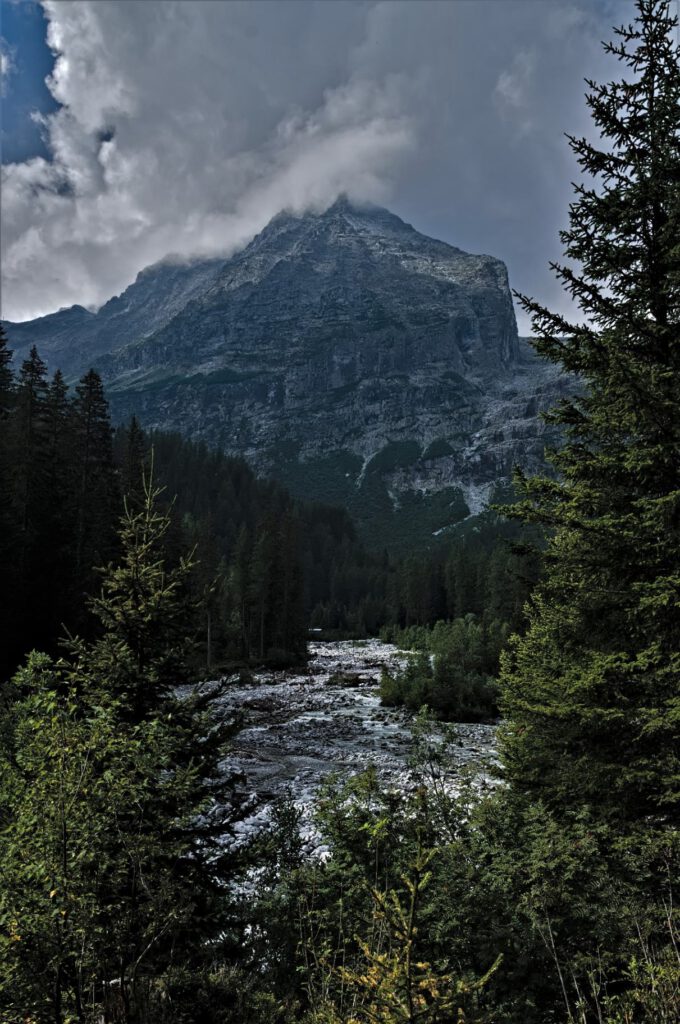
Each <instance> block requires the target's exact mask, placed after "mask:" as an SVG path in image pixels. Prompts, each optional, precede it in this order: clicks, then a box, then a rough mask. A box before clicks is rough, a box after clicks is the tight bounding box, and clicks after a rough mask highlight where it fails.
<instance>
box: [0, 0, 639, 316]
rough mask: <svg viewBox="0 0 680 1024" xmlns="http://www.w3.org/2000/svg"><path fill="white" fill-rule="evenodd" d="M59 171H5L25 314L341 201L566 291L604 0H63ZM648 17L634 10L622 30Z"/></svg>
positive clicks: (51, 131) (47, 128)
mask: <svg viewBox="0 0 680 1024" xmlns="http://www.w3.org/2000/svg"><path fill="white" fill-rule="evenodd" d="M44 8H45V13H46V15H47V18H48V21H49V28H48V42H49V45H50V47H51V48H52V50H53V51H54V53H55V55H56V62H55V67H54V71H53V73H52V75H51V77H50V79H49V80H48V86H49V88H50V90H51V92H52V94H53V96H54V97H55V99H56V100H58V102H59V103H60V104H61V106H60V109H59V110H57V111H56V112H55V113H54V114H50V115H48V116H46V117H44V118H43V131H44V132H45V134H46V138H47V139H48V143H49V149H50V153H51V154H52V159H51V160H49V161H48V160H44V159H41V158H35V159H33V160H30V161H27V162H24V163H18V164H9V165H7V166H6V167H5V168H4V169H3V190H2V214H3V253H2V273H3V300H4V301H3V315H4V316H5V317H7V318H10V319H25V318H28V317H32V316H36V315H40V314H43V313H46V312H49V311H51V310H54V309H57V308H59V307H60V306H64V305H68V304H71V303H74V302H79V303H82V304H84V305H90V306H94V305H97V304H99V303H101V302H103V301H105V300H106V299H107V298H109V297H110V296H111V295H112V294H115V293H118V292H120V291H121V290H122V289H123V288H124V287H125V286H126V285H127V284H128V283H129V282H130V281H131V280H133V279H134V277H135V274H136V273H137V272H138V271H139V270H140V269H142V268H143V267H144V266H146V265H148V264H150V263H152V262H154V261H156V260H158V259H161V258H163V257H164V256H165V255H166V254H168V253H174V254H181V255H187V256H189V255H195V254H215V253H229V252H232V251H234V250H235V249H236V248H237V247H239V246H241V245H243V244H245V243H246V242H247V241H248V240H249V239H250V238H251V237H252V235H253V234H254V233H255V232H257V231H258V230H260V229H261V228H262V227H263V226H264V224H265V223H266V222H267V221H268V220H269V219H270V218H271V217H272V216H274V214H276V213H277V212H278V211H279V210H280V209H282V208H284V207H291V208H293V209H297V210H302V209H304V208H306V207H308V206H314V207H322V206H324V205H325V204H327V203H329V202H331V201H332V200H333V198H335V196H336V195H337V194H338V192H341V191H346V192H348V193H349V194H350V195H354V196H356V197H357V198H365V199H371V200H374V201H378V202H383V203H385V204H386V205H389V206H390V207H391V208H392V209H394V210H395V212H397V213H400V214H401V215H403V216H405V217H406V218H407V219H408V220H410V221H411V222H413V223H414V224H415V226H416V227H419V228H421V229H422V230H425V231H427V232H428V233H431V234H434V235H437V236H438V237H443V238H445V239H447V240H449V241H451V242H453V243H454V244H457V245H460V246H461V247H462V248H467V249H469V250H470V251H478V252H479V251H485V252H491V253H493V254H495V255H498V256H500V257H501V258H503V259H505V260H506V262H508V265H509V268H510V274H511V279H512V281H513V283H515V284H516V285H519V286H520V287H522V288H524V289H526V290H529V291H532V292H534V293H536V292H538V293H539V294H540V295H541V297H544V298H546V299H548V300H556V301H557V302H561V301H564V300H562V299H561V298H558V296H557V293H556V289H555V287H554V286H553V285H552V284H551V282H550V279H549V277H548V275H547V273H546V271H545V264H546V262H547V259H548V258H549V257H552V256H554V255H556V253H557V251H558V246H557V230H558V228H559V227H560V226H562V225H563V223H564V220H565V216H566V204H567V202H568V196H569V179H570V177H572V176H573V175H574V167H573V163H572V162H571V161H570V159H569V157H568V154H567V151H566V147H565V144H564V141H563V138H562V136H561V131H562V130H569V131H583V130H584V127H586V126H587V118H586V115H585V109H584V105H583V100H582V91H583V87H582V78H583V75H584V74H594V75H596V76H597V74H598V72H599V70H600V69H601V67H602V63H603V60H602V56H601V54H600V50H599V40H600V39H601V38H603V37H606V36H607V34H608V25H609V20H610V15H607V14H606V12H605V11H604V10H603V9H601V8H600V7H599V6H598V7H594V6H593V5H592V4H591V3H590V2H589V0H573V2H565V3H563V4H560V5H556V4H536V3H534V2H532V0H488V2H486V3H484V4H480V3H476V2H474V0H459V2H457V3H438V2H436V0H435V2H429V0H422V2H410V0H404V2H401V0H397V2H392V0H339V2H336V3H332V4H331V3H327V2H324V0H319V2H316V0H285V2H279V0H260V2H258V3H257V4H252V3H248V2H243V3H242V2H238V0H232V2H230V3H212V2H202V0H191V2H186V0H184V2H182V0H145V2H144V3H138V2H136V0H131V2H130V0H76V2H70V0H59V2H55V0H46V2H45V3H44ZM626 14H627V10H622V11H620V12H617V16H616V18H615V19H614V20H615V21H617V20H620V19H621V16H625V15H626Z"/></svg>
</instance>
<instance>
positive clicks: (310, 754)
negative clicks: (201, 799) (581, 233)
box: [223, 640, 495, 856]
mask: <svg viewBox="0 0 680 1024" xmlns="http://www.w3.org/2000/svg"><path fill="white" fill-rule="evenodd" d="M310 653H311V657H310V660H309V663H308V665H307V666H306V668H305V669H304V670H303V671H297V672H288V671H286V672H261V673H258V674H257V675H256V676H255V678H254V680H253V681H252V683H246V684H242V683H237V684H235V685H234V686H233V687H229V689H228V691H227V693H226V695H225V697H224V698H223V700H224V701H225V704H226V707H227V708H228V709H229V710H234V711H239V712H240V713H241V714H242V716H243V728H242V729H241V730H240V731H239V732H238V733H237V735H236V736H235V737H234V739H233V741H232V747H231V750H230V753H229V757H228V759H227V761H226V764H225V768H227V769H228V770H230V771H233V772H235V773H237V774H238V776H239V778H240V783H239V786H240V788H241V789H242V792H243V795H244V797H245V801H246V802H245V807H246V808H247V811H246V814H245V817H244V818H243V820H242V821H241V822H239V823H238V824H237V826H236V832H237V838H238V836H239V835H240V836H241V837H242V838H244V839H245V838H246V837H247V836H248V835H252V833H253V832H256V831H259V830H260V829H262V828H265V827H266V826H267V823H268V822H269V820H270V816H271V809H272V803H273V802H274V801H275V800H276V799H277V798H278V797H281V796H283V795H289V796H290V797H291V798H292V799H293V801H294V802H295V804H296V806H297V807H298V809H299V810H300V811H301V814H302V825H301V832H302V836H303V839H304V840H305V842H306V845H307V847H308V848H309V852H310V853H312V854H314V853H316V854H317V855H319V856H323V853H324V849H323V847H321V846H320V845H319V839H318V836H317V834H316V830H315V828H314V827H313V824H312V821H311V809H312V804H313V800H314V795H315V793H316V792H317V790H318V788H319V786H320V785H321V783H322V782H323V780H324V778H325V777H326V776H328V775H329V774H331V773H337V774H338V775H340V776H342V777H348V776H350V775H352V774H355V773H357V772H360V771H363V770H364V769H366V768H367V767H368V766H369V765H370V764H372V765H374V766H375V767H376V769H377V771H378V773H379V775H380V776H381V778H382V779H383V780H384V782H385V783H386V784H387V785H389V786H395V787H400V788H403V787H406V786H408V784H409V777H410V772H409V767H408V759H409V754H410V752H411V749H412V738H411V727H412V725H413V723H414V720H415V717H416V716H415V714H414V713H413V712H412V711H408V710H406V709H403V708H386V707H383V706H382V705H381V703H380V696H379V690H378V684H379V680H380V673H381V671H382V669H383V667H386V668H387V669H391V670H394V669H397V668H398V667H399V666H400V665H403V664H404V662H405V660H406V658H407V655H406V654H405V653H404V652H403V651H399V650H398V649H397V648H396V647H395V646H393V645H391V644H385V643H382V642H381V641H379V640H365V641H342V642H334V643H323V642H316V643H312V644H311V645H310ZM428 728H429V734H430V736H431V738H432V740H433V742H438V741H440V740H441V739H442V737H443V730H442V729H441V728H440V727H439V726H438V725H437V724H436V723H433V724H432V725H431V726H429V727H428ZM494 734H495V728H494V726H491V725H478V724H460V725H457V726H456V727H455V738H454V741H453V743H452V744H451V745H450V747H449V760H448V762H447V764H448V765H449V767H448V768H447V771H448V772H449V775H450V780H449V781H450V783H451V785H455V776H456V773H457V771H458V770H460V768H461V767H462V766H467V765H473V766H475V765H477V764H478V765H479V768H480V773H481V774H482V775H483V774H484V768H483V764H484V763H485V762H488V761H489V760H490V759H493V757H494ZM430 736H429V737H428V738H430Z"/></svg>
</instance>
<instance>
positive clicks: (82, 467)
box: [73, 370, 120, 594]
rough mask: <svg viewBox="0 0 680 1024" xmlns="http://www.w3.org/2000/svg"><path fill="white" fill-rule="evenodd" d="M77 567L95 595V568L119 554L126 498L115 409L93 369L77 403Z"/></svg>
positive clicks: (84, 590)
mask: <svg viewBox="0 0 680 1024" xmlns="http://www.w3.org/2000/svg"><path fill="white" fill-rule="evenodd" d="M73 409H74V417H75V429H74V435H75V436H74V454H75V472H76V479H75V484H74V502H75V520H76V542H75V567H76V571H77V573H78V575H79V577H80V591H81V593H82V594H92V593H94V590H95V582H96V577H95V575H94V567H95V566H98V565H102V564H104V563H106V562H108V561H109V560H110V559H111V557H112V556H113V554H114V551H115V528H116V522H117V519H118V515H119V513H120V494H119V484H118V479H117V473H116V468H115V465H114V461H113V441H112V432H111V422H110V419H109V407H108V402H107V401H106V396H105V395H104V388H103V386H102V382H101V378H100V377H99V375H98V374H97V373H96V372H95V371H94V370H90V371H89V372H88V373H86V374H85V376H84V377H82V378H81V380H80V382H79V383H78V384H77V385H76V395H75V399H74V405H73Z"/></svg>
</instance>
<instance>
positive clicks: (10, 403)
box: [0, 324, 19, 682]
mask: <svg viewBox="0 0 680 1024" xmlns="http://www.w3.org/2000/svg"><path fill="white" fill-rule="evenodd" d="M15 388H16V383H15V379H14V373H13V371H12V351H11V349H10V348H9V346H8V341H7V335H6V334H5V330H4V328H3V327H2V325H1V324H0V566H2V572H0V621H2V623H3V626H4V629H5V630H6V631H7V636H8V637H11V636H12V635H13V634H14V632H15V614H16V595H17V590H16V588H17V584H18V579H17V572H18V565H17V559H16V555H17V549H18V540H19V538H18V530H17V521H16V514H15V507H14V473H13V466H12V462H13V460H12V454H11V422H10V421H11V415H12V412H13V408H14V399H15ZM11 658H12V656H11V654H10V651H9V650H8V649H7V646H5V647H4V649H3V650H2V651H0V682H2V681H4V679H5V678H6V676H7V675H8V674H9V673H10V672H11V671H12V670H13V668H14V666H15V664H16V663H15V662H13V661H12V660H11Z"/></svg>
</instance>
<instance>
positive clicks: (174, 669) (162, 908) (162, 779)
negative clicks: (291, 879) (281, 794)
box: [0, 484, 238, 1024]
mask: <svg viewBox="0 0 680 1024" xmlns="http://www.w3.org/2000/svg"><path fill="white" fill-rule="evenodd" d="M158 499H159V494H158V491H156V490H155V489H154V488H153V486H152V485H150V484H149V485H148V486H147V488H146V492H145V500H144V504H143V507H142V508H141V509H140V510H138V511H134V512H133V511H132V510H130V509H128V511H127V512H126V514H125V516H124V518H123V521H122V525H121V535H120V544H121V548H122V552H123V558H122V561H121V563H120V565H118V566H109V567H108V568H107V569H106V570H105V572H104V580H103V587H102V591H101V595H100V597H99V598H98V599H97V600H96V602H95V608H94V610H95V613H96V615H97V616H98V618H99V620H100V624H101V634H100V635H99V636H98V637H97V639H95V640H94V641H92V642H86V641H82V640H76V641H73V642H72V643H71V645H70V646H71V650H70V653H69V655H68V656H67V657H65V658H62V659H60V660H59V662H57V663H55V662H53V661H52V660H51V659H49V658H48V657H47V656H45V655H42V654H36V653H34V654H32V655H31V657H30V658H29V661H28V664H27V665H26V667H25V668H23V669H21V670H20V671H19V672H18V673H17V675H16V677H15V679H14V681H13V683H12V684H11V685H10V686H9V687H8V688H7V692H6V699H5V700H4V701H2V702H0V736H1V737H2V741H3V742H2V743H0V921H1V922H2V924H3V927H2V929H0V1018H1V1019H2V1020H3V1021H4V1020H7V1021H17V1022H18V1021H23V1020H28V1019H31V1020H35V1021H47V1020H49V1021H54V1022H56V1024H65V1022H67V1021H75V1020H78V1021H95V1020H97V1021H98V1020H111V1021H113V1020H116V1021H127V1022H132V1021H141V1020H145V1021H146V1020H161V1019H170V1018H169V1017H166V1015H165V1014H166V1011H167V1009H168V1007H170V1011H171V1016H172V1019H173V1020H175V1019H176V1020H178V1021H179V1020H189V1019H193V1017H192V1013H193V1007H192V1006H191V1005H187V1002H186V998H185V994H184V993H185V990H186V988H187V980H188V979H189V989H190V990H191V986H192V984H193V987H194V989H198V988H200V987H201V986H200V983H199V982H198V981H196V982H193V976H194V975H195V976H196V978H198V976H199V974H200V971H201V967H202V966H205V965H206V963H209V962H210V961H211V959H212V957H214V956H215V955H216V951H217V949H218V948H219V943H220V941H221V938H222V935H223V933H224V930H225V927H226V921H225V916H224V912H225V904H226V902H227V893H226V883H227V882H228V880H229V872H230V867H231V865H232V864H233V859H234V854H233V853H232V852H231V840H232V839H233V835H232V832H231V825H232V823H233V822H234V820H235V818H236V817H237V814H238V812H237V811H236V810H235V809H234V803H235V800H234V793H233V789H232V784H231V779H230V777H229V774H228V772H226V771H225V770H224V769H223V767H222V761H223V758H224V754H225V744H226V742H227V740H228V738H229V736H230V735H231V733H232V732H233V725H232V722H231V720H230V717H229V715H228V714H225V712H224V709H221V710H220V709H219V707H218V699H219V697H220V694H221V689H220V687H219V686H218V685H216V684H210V685H208V686H204V687H201V686H196V687H193V688H192V687H190V686H188V685H185V687H184V688H182V684H189V683H190V682H191V670H190V667H189V664H188V659H189V658H190V655H191V648H192V641H191V636H190V630H191V624H192V623H191V615H188V614H187V611H188V608H187V599H186V594H187V591H188V574H189V572H190V569H191V566H190V562H189V561H188V560H186V559H185V560H184V561H182V563H181V564H180V565H179V566H178V567H177V568H176V569H175V570H168V568H167V567H166V564H165V555H164V550H163V544H164V539H165V537H166V536H167V532H168V527H169V520H168V516H167V514H166V513H164V512H163V511H162V510H161V509H160V507H159V500H158ZM7 698H8V699H7ZM206 984H207V982H206ZM183 999H185V1001H184V1002H182V1000H183ZM189 999H190V997H189ZM164 1007H165V1009H164ZM170 1011H169V1012H170Z"/></svg>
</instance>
